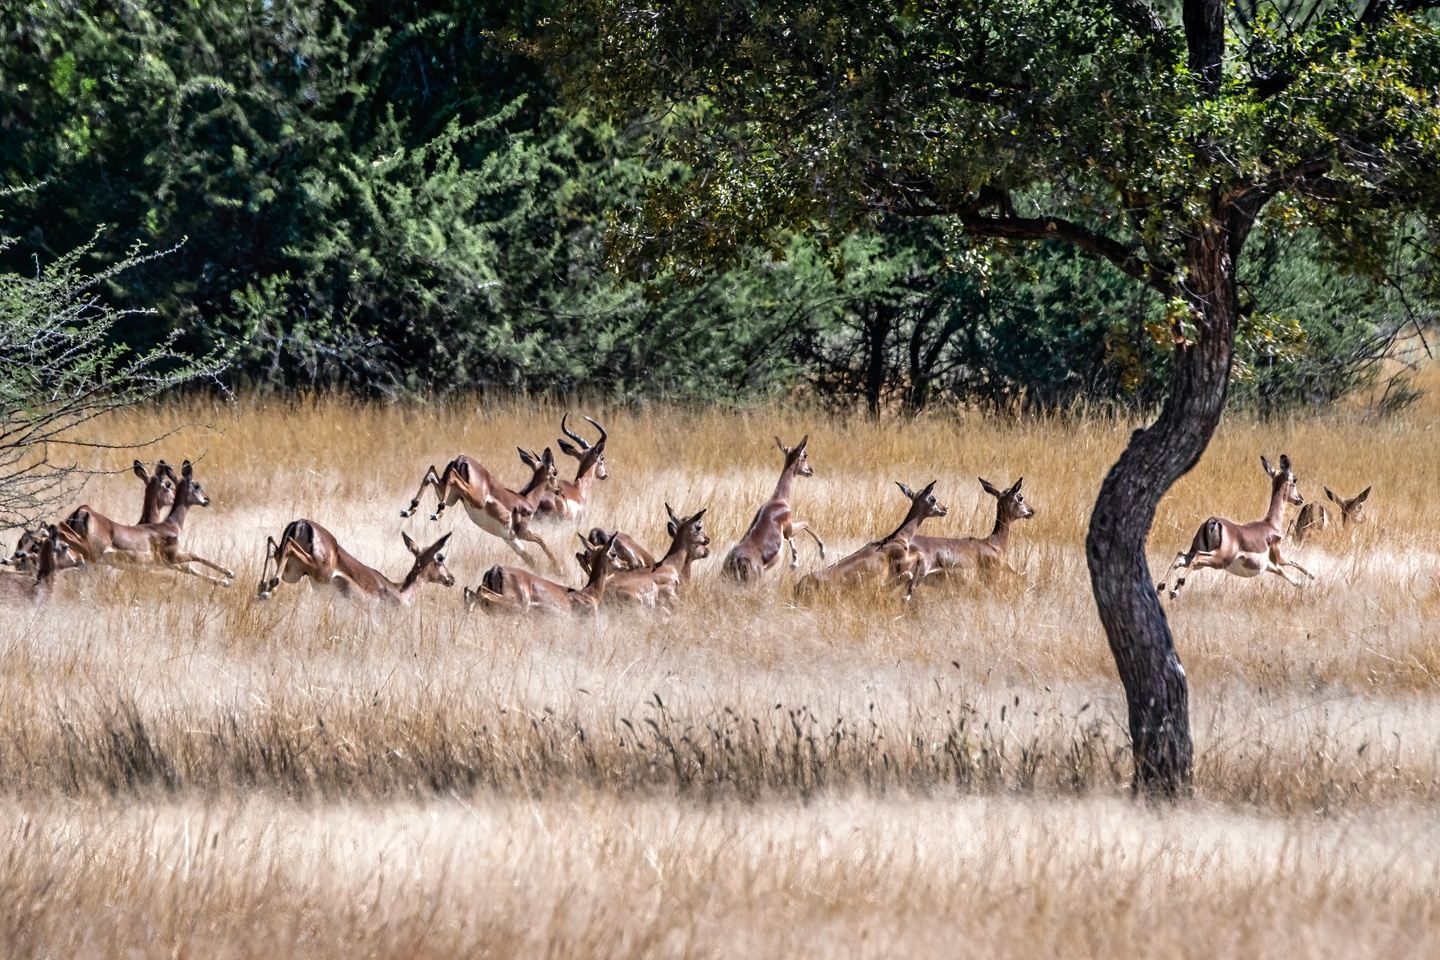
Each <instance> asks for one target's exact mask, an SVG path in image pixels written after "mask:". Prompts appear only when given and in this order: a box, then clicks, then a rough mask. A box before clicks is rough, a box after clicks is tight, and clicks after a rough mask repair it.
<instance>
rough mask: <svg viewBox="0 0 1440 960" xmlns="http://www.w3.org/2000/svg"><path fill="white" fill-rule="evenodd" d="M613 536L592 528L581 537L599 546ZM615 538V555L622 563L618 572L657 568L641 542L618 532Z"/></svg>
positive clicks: (618, 567) (600, 528)
mask: <svg viewBox="0 0 1440 960" xmlns="http://www.w3.org/2000/svg"><path fill="white" fill-rule="evenodd" d="M667 509H668V507H667ZM611 536H612V533H611V531H609V530H606V529H605V528H603V527H592V528H591V530H590V532H589V533H586V534H582V535H581V537H582V539H584V540H586V541H587V542H589V543H590V545H591V546H599V545H600V544H601V543H604V542H605V541H607V540H609V539H610V537H611ZM613 536H614V537H615V555H616V556H617V557H619V558H620V563H619V565H618V566H617V567H616V570H617V571H624V570H648V569H650V568H651V567H653V566H655V555H654V554H652V553H651V552H650V551H649V550H646V549H645V548H644V547H642V546H641V545H640V543H639V541H637V540H636V539H635V538H634V537H632V536H630V534H628V533H621V532H620V531H619V530H616V531H614V533H613Z"/></svg>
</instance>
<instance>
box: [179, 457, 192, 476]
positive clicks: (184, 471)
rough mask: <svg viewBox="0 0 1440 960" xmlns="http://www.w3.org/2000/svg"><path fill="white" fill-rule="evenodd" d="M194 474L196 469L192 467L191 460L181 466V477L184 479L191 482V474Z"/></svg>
mask: <svg viewBox="0 0 1440 960" xmlns="http://www.w3.org/2000/svg"><path fill="white" fill-rule="evenodd" d="M194 472H195V469H194V468H193V467H191V466H190V461H189V460H186V461H185V462H184V463H182V464H180V476H182V477H184V478H185V479H186V480H189V479H190V476H191V474H193V473H194Z"/></svg>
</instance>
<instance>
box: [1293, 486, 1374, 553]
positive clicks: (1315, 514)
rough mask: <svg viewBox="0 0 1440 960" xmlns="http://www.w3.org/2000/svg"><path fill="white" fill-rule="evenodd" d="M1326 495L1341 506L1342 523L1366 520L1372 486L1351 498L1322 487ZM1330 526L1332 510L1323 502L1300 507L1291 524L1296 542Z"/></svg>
mask: <svg viewBox="0 0 1440 960" xmlns="http://www.w3.org/2000/svg"><path fill="white" fill-rule="evenodd" d="M1321 489H1323V490H1324V491H1325V496H1326V498H1328V499H1329V500H1330V501H1331V502H1332V503H1334V504H1335V506H1337V507H1339V508H1340V525H1341V526H1342V527H1348V526H1350V525H1351V524H1352V523H1354V524H1361V523H1364V522H1365V501H1366V500H1367V499H1369V497H1370V488H1369V487H1366V488H1365V489H1364V490H1361V491H1360V492H1359V493H1358V494H1356V495H1355V496H1353V497H1350V498H1349V499H1346V498H1345V497H1338V496H1336V495H1335V491H1333V490H1331V489H1330V488H1329V487H1322V488H1321ZM1329 527H1330V511H1328V510H1326V509H1325V505H1324V504H1323V503H1313V502H1312V503H1307V504H1305V506H1303V507H1301V508H1300V514H1299V516H1297V517H1296V518H1295V522H1294V523H1293V524H1291V529H1290V532H1291V535H1292V536H1293V537H1294V538H1295V542H1296V543H1304V542H1305V538H1306V537H1310V536H1314V535H1315V534H1317V533H1323V532H1324V531H1325V530H1327V529H1328V528H1329Z"/></svg>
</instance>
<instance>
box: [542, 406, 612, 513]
mask: <svg viewBox="0 0 1440 960" xmlns="http://www.w3.org/2000/svg"><path fill="white" fill-rule="evenodd" d="M567 417H569V414H568V413H567V414H566V415H565V416H563V417H561V418H560V432H561V433H563V434H565V436H567V437H569V438H570V439H569V440H560V441H558V443H559V445H560V452H561V453H563V454H565V455H566V456H567V457H574V458H575V459H576V460H578V461H580V463H579V466H577V467H576V469H575V479H574V480H563V479H562V480H560V481H559V483H558V484H557V489H556V490H555V491H554V492H553V493H551V492H547V493H546V494H544V495H543V496H542V497H541V498H540V501H539V503H537V504H536V506H535V517H536V519H542V518H544V519H550V518H554V519H558V520H574V519H576V518H578V517H579V516H580V514H581V513H583V512H584V511H585V507H586V506H587V505H588V504H589V503H590V493H591V488H592V487H594V485H595V481H596V480H607V479H609V477H610V474H609V472H608V471H607V470H606V469H605V441H606V440H608V439H610V435H609V434H608V433H606V432H605V428H604V427H602V426H600V424H599V423H598V422H596V421H595V420H594V419H592V418H591V417H586V418H585V419H586V420H589V421H590V425H591V426H593V427H594V428H595V429H596V430H598V431H600V439H598V440H596V441H595V443H594V444H593V445H591V444H590V443H589V442H588V441H587V440H586V439H585V438H584V437H582V436H580V434H578V433H576V432H575V431H574V430H571V429H570V428H569V427H567V426H566V418H567Z"/></svg>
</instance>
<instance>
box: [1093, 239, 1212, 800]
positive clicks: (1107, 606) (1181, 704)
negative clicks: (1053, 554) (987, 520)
mask: <svg viewBox="0 0 1440 960" xmlns="http://www.w3.org/2000/svg"><path fill="white" fill-rule="evenodd" d="M1233 239H1234V237H1233V234H1232V233H1230V232H1227V231H1226V230H1224V229H1222V228H1221V226H1220V225H1219V224H1218V223H1217V224H1215V225H1213V227H1212V228H1207V229H1206V230H1204V232H1202V233H1201V234H1200V235H1199V236H1197V237H1195V238H1194V239H1192V240H1191V241H1190V242H1189V243H1188V244H1187V246H1186V280H1185V291H1186V295H1187V296H1188V298H1189V299H1190V301H1191V305H1192V307H1193V308H1194V312H1195V314H1196V315H1197V316H1196V339H1195V340H1194V341H1193V342H1189V343H1187V344H1185V345H1183V346H1181V347H1178V348H1177V349H1176V353H1175V363H1174V369H1173V371H1172V374H1171V382H1170V395H1169V399H1168V400H1167V401H1166V403H1165V407H1164V409H1163V410H1162V411H1161V413H1160V416H1159V418H1158V419H1156V421H1155V422H1154V423H1153V424H1151V425H1150V426H1149V427H1148V428H1145V429H1143V430H1137V431H1135V433H1134V434H1133V435H1132V436H1131V438H1130V443H1129V445H1128V446H1127V447H1126V448H1125V452H1124V453H1122V454H1121V455H1120V459H1119V460H1118V461H1117V462H1116V463H1115V466H1114V467H1112V468H1111V469H1110V473H1109V474H1108V475H1107V476H1106V477H1105V482H1104V483H1103V484H1102V485H1101V487H1100V495H1099V497H1098V498H1097V499H1096V501H1095V509H1094V512H1093V513H1092V514H1091V516H1090V529H1089V533H1088V534H1087V536H1086V539H1085V558H1086V561H1087V562H1088V563H1089V566H1090V585H1091V589H1092V590H1093V592H1094V594H1095V604H1096V606H1097V607H1098V608H1099V612H1100V621H1101V623H1102V624H1103V625H1104V627H1105V635H1106V637H1107V638H1108V639H1109V641H1110V652H1111V653H1112V654H1113V655H1114V657H1115V666H1116V668H1117V669H1118V670H1119V673H1120V680H1121V682H1122V683H1123V684H1124V686H1125V701H1126V706H1127V707H1128V710H1129V716H1130V738H1131V748H1132V750H1133V752H1134V758H1135V784H1134V786H1135V789H1136V790H1137V791H1143V792H1146V793H1152V794H1159V795H1174V794H1176V793H1178V792H1181V791H1183V790H1184V789H1185V788H1186V787H1187V785H1188V784H1189V782H1190V774H1191V760H1192V747H1191V741H1190V712H1189V693H1188V690H1187V688H1186V683H1185V670H1184V668H1183V667H1182V666H1181V665H1180V659H1179V657H1178V656H1176V653H1175V647H1174V643H1173V641H1172V638H1171V635H1170V627H1169V625H1168V624H1167V623H1166V620H1165V613H1164V611H1163V610H1162V609H1161V607H1160V598H1159V596H1158V595H1157V593H1156V591H1155V580H1154V578H1153V577H1152V576H1151V573H1150V566H1149V563H1148V561H1147V560H1146V557H1145V544H1146V540H1147V538H1148V537H1149V533H1150V525H1151V523H1152V522H1153V521H1154V519H1155V508H1156V506H1157V505H1158V504H1159V502H1160V498H1161V497H1162V496H1164V495H1165V492H1166V491H1167V490H1169V489H1170V487H1171V485H1172V484H1174V482H1175V481H1176V480H1178V479H1179V478H1180V477H1181V476H1183V475H1184V474H1185V473H1187V472H1188V471H1189V470H1190V468H1191V467H1193V466H1194V465H1195V463H1196V462H1197V461H1198V460H1199V459H1200V455H1201V454H1202V453H1203V452H1204V450H1205V447H1206V445H1207V444H1208V443H1209V442H1210V437H1211V435H1212V434H1214V432H1215V427H1216V426H1217V425H1218V424H1219V422H1220V413H1221V411H1222V409H1223V408H1224V406H1225V393H1226V387H1227V386H1228V384H1229V380H1230V363H1231V358H1232V355H1233V353H1234V344H1235V321H1236V317H1237V314H1238V299H1237V295H1236V286H1235V270H1234V263H1233V262H1232V259H1231V242H1232V240H1233Z"/></svg>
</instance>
